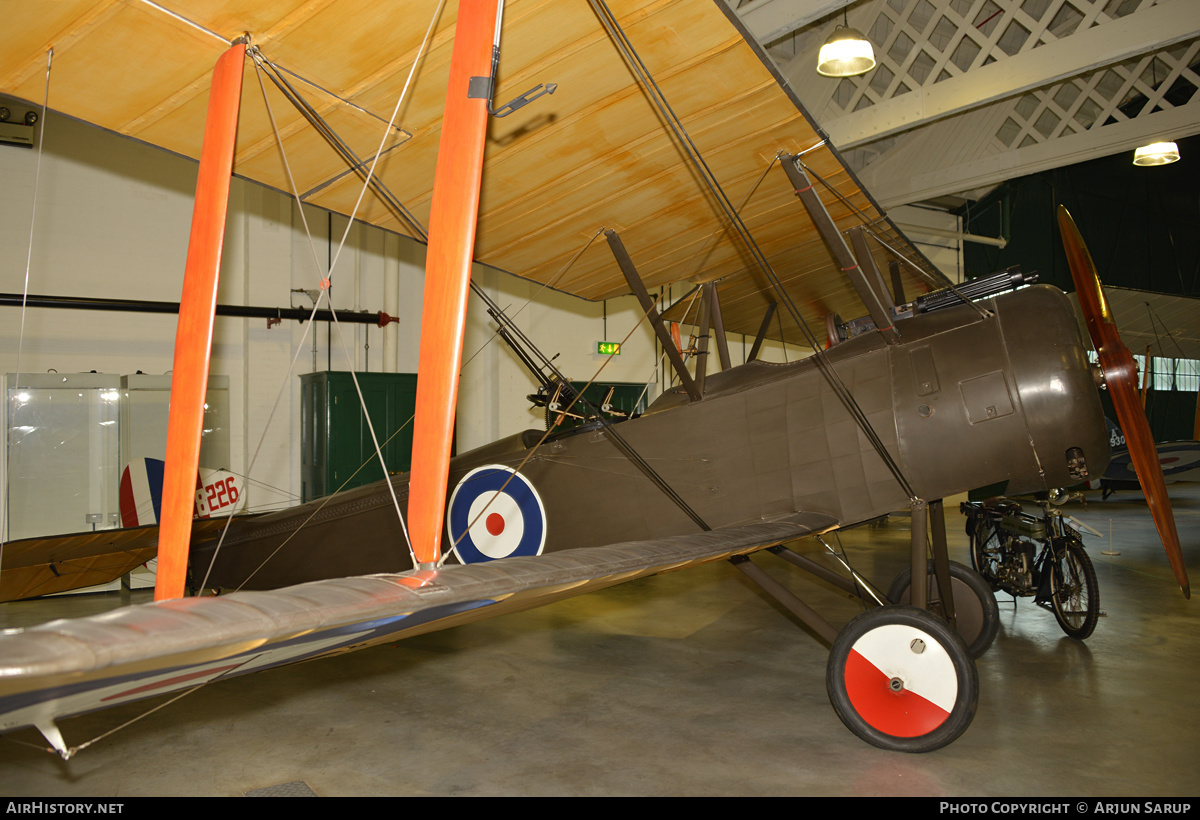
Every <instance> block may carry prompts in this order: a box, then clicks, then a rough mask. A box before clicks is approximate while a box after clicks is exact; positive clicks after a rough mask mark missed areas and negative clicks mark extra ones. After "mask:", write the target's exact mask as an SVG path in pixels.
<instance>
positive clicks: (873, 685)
mask: <svg viewBox="0 0 1200 820" xmlns="http://www.w3.org/2000/svg"><path fill="white" fill-rule="evenodd" d="M825 686H826V689H827V690H828V692H829V701H830V703H832V704H833V710H834V711H835V712H836V713H837V716H838V717H839V718H840V719H841V721H842V723H844V724H845V725H846V727H847V728H848V729H849V730H850V731H851V732H853V733H854V734H856V735H858V736H859V737H860V738H862V739H863V740H865V741H866V742H867V743H870V744H872V745H874V746H878V747H879V748H881V749H888V750H890V751H897V752H914V753H915V752H931V751H933V750H935V749H940V748H942V747H943V746H945V745H946V744H948V743H951V742H953V741H954V740H955V739H956V738H958V737H959V735H961V734H962V733H963V732H965V731H966V730H967V727H968V726H970V725H971V721H972V720H973V719H974V717H975V708H976V706H977V704H978V701H979V679H978V676H977V673H976V671H975V662H974V661H973V660H971V655H970V653H969V652H968V651H967V645H966V644H965V643H964V642H963V639H962V638H960V637H959V636H958V634H957V633H956V632H955V631H954V630H953V629H951V628H950V625H949V624H947V623H946V622H945V621H943V620H942V619H941V618H938V617H937V616H936V615H932V614H930V613H928V612H926V611H925V610H923V609H917V608H916V607H911V606H886V607H879V608H877V609H871V610H868V611H866V612H864V613H862V614H861V615H859V616H858V617H856V618H855V619H854V620H852V621H851V622H850V623H848V624H847V625H846V626H845V627H843V628H842V631H841V632H839V633H838V636H837V638H836V640H834V642H833V649H832V650H831V651H830V653H829V663H828V666H827V667H826V672H825Z"/></svg>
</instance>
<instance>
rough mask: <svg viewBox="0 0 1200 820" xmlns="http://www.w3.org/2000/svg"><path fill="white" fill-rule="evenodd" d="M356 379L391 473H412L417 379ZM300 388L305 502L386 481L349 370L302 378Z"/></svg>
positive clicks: (413, 376)
mask: <svg viewBox="0 0 1200 820" xmlns="http://www.w3.org/2000/svg"><path fill="white" fill-rule="evenodd" d="M355 375H356V376H357V377H358V384H359V386H360V387H361V388H362V393H363V399H364V400H365V402H366V406H367V409H368V411H369V412H370V414H371V423H372V424H373V425H374V426H375V435H376V436H377V437H378V438H379V445H380V448H381V449H382V450H383V456H384V461H385V462H386V463H387V469H388V472H389V473H391V474H395V473H404V472H408V470H409V466H410V464H411V463H412V422H411V419H412V415H413V410H414V408H415V407H416V399H417V375H416V374H415V373H356V374H355ZM300 385H301V403H302V407H303V409H302V413H303V419H302V422H301V433H300V439H301V445H302V448H303V456H302V457H301V465H300V479H301V485H302V488H301V492H302V494H303V497H304V498H303V500H304V501H311V500H312V499H314V498H320V497H322V496H326V495H330V494H332V493H335V492H337V491H339V490H349V489H352V488H354V487H361V486H362V485H364V484H370V483H372V482H374V481H379V480H380V479H381V478H383V473H382V471H381V470H380V467H379V460H378V459H377V458H375V446H374V444H373V443H372V442H371V431H370V428H368V427H367V420H366V416H365V415H364V414H363V412H362V409H361V406H360V404H359V401H358V393H357V392H356V391H355V389H354V381H353V379H352V378H351V375H350V372H349V371H345V370H328V371H322V372H319V373H308V374H305V375H302V376H301V377H300ZM401 428H403V429H401ZM397 431H399V432H397ZM385 442H386V443H385ZM363 465H366V466H363Z"/></svg>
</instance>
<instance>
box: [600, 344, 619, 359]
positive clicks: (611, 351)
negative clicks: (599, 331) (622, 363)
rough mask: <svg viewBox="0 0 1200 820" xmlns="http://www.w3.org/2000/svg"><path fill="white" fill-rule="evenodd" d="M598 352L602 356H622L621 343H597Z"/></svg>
mask: <svg viewBox="0 0 1200 820" xmlns="http://www.w3.org/2000/svg"><path fill="white" fill-rule="evenodd" d="M596 352H597V353H599V354H600V355H601V356H620V355H621V343H620V342H596Z"/></svg>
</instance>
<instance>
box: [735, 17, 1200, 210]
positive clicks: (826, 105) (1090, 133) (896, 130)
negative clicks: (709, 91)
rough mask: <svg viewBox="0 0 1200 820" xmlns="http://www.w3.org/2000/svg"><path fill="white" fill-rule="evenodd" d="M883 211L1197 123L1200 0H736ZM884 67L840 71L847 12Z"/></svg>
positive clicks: (977, 188)
mask: <svg viewBox="0 0 1200 820" xmlns="http://www.w3.org/2000/svg"><path fill="white" fill-rule="evenodd" d="M728 2H729V3H730V5H731V6H732V7H734V8H735V10H736V12H737V13H738V15H739V16H740V17H741V18H742V20H743V21H744V22H745V24H746V26H747V27H748V28H749V29H750V31H751V32H752V33H754V35H755V36H756V37H758V39H759V41H760V42H761V43H762V44H763V45H764V46H765V47H766V49H767V51H768V53H769V54H770V55H771V57H772V59H774V60H775V62H776V64H777V65H778V66H779V67H780V69H781V71H782V72H783V74H784V75H785V76H786V77H787V78H788V80H789V81H790V83H791V84H792V86H793V88H794V89H795V91H796V93H797V95H798V96H799V98H800V100H801V101H802V102H803V103H804V104H805V107H807V108H808V110H809V111H810V113H811V114H812V115H813V117H814V118H815V119H816V121H817V122H819V123H821V125H822V127H823V128H824V129H825V130H826V132H827V133H828V134H829V135H830V137H831V139H832V141H833V143H834V145H835V146H836V147H837V148H838V149H839V150H841V152H842V154H843V156H844V157H845V158H846V159H847V161H848V162H849V164H850V166H851V167H852V168H853V170H854V171H855V173H856V174H857V175H858V177H859V179H860V180H861V182H862V183H863V184H864V186H865V187H866V188H867V189H868V190H870V191H871V192H872V193H873V194H874V196H875V197H876V199H877V200H878V201H879V202H880V204H881V205H882V206H883V207H884V208H885V209H887V208H891V207H895V206H897V205H904V204H909V203H914V202H929V201H933V202H938V203H941V204H943V205H946V206H953V205H955V204H956V203H958V202H961V201H962V200H964V199H975V198H978V197H979V196H981V195H982V194H983V193H984V192H986V191H987V190H989V189H990V188H991V187H994V186H995V185H996V184H998V183H1000V182H1002V181H1004V180H1007V179H1012V178H1015V177H1020V176H1025V175H1027V174H1032V173H1036V172H1038V171H1044V170H1048V169H1050V168H1056V167H1060V166H1064V165H1071V164H1074V163H1076V162H1079V161H1082V160H1084V159H1093V158H1096V157H1099V156H1107V155H1110V154H1116V153H1120V152H1123V151H1130V152H1132V150H1133V149H1134V148H1135V147H1137V146H1138V145H1141V144H1144V143H1146V142H1152V141H1156V140H1159V139H1181V138H1183V137H1186V136H1190V135H1193V134H1196V133H1200V94H1196V93H1195V92H1196V90H1197V88H1198V87H1200V73H1198V72H1200V3H1197V2H1195V0H860V1H859V2H852V3H850V4H848V5H847V3H846V2H845V0H728ZM843 10H844V11H845V14H846V18H847V19H848V22H849V24H850V25H851V26H853V27H854V28H857V29H858V30H859V31H862V32H864V33H866V35H867V37H868V39H870V40H871V42H872V44H873V45H874V47H875V58H876V60H877V61H878V65H877V66H876V67H875V68H874V69H873V70H872V71H870V72H868V73H867V74H865V75H863V76H860V77H853V78H848V79H841V80H838V79H830V78H826V77H821V76H820V75H818V74H817V72H816V63H817V51H818V50H819V49H820V47H821V44H822V43H823V42H824V40H825V39H826V38H827V37H828V36H829V34H830V33H832V31H833V29H834V28H835V27H836V26H837V25H839V24H841V23H842V21H843Z"/></svg>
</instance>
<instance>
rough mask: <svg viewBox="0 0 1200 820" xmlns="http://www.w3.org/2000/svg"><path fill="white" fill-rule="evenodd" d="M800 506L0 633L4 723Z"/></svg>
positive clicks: (437, 619) (610, 581)
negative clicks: (586, 544)
mask: <svg viewBox="0 0 1200 820" xmlns="http://www.w3.org/2000/svg"><path fill="white" fill-rule="evenodd" d="M835 525H836V521H835V520H834V519H833V518H831V517H830V516H827V515H822V514H818V513H800V514H797V515H793V516H788V517H786V518H782V519H779V520H776V521H771V522H760V523H757V524H751V525H747V526H742V527H731V528H727V529H723V530H716V531H712V532H705V533H698V534H694V535H687V536H676V537H672V538H663V539H658V540H654V541H631V542H628V543H624V544H614V545H611V546H607V547H592V548H587V549H577V550H566V551H563V552H556V553H551V554H549V555H542V556H538V557H536V558H509V559H504V560H500V561H493V562H490V563H485V564H469V565H466V566H449V567H445V568H443V569H441V570H437V571H423V572H415V573H409V574H403V575H368V576H360V577H355V578H339V579H334V580H328V581H314V582H312V583H308V584H301V585H299V586H295V587H288V588H286V589H280V590H275V591H271V592H237V593H232V594H230V595H225V596H220V597H216V598H187V599H182V600H174V601H165V602H159V603H154V604H145V605H142V606H135V607H126V608H124V609H121V610H118V611H115V612H110V613H108V614H106V615H102V616H95V617H91V618H80V619H76V620H70V621H54V622H51V623H49V624H45V625H42V626H37V627H32V628H29V629H25V630H19V631H15V632H13V633H9V634H5V635H3V636H0V731H5V730H8V729H13V728H17V727H20V726H29V725H34V726H37V727H38V728H39V729H41V730H42V731H43V733H44V734H46V736H47V738H49V739H50V740H51V742H53V743H56V745H60V749H59V750H60V751H61V752H64V753H66V750H65V749H64V748H61V738H59V736H58V733H57V730H55V729H54V727H53V721H54V720H55V719H56V718H59V717H63V716H67V715H72V714H77V713H80V712H87V711H91V710H93V709H99V708H102V707H104V706H110V705H115V704H117V703H124V702H127V701H132V700H137V699H140V698H145V697H151V696H154V695H159V694H163V693H165V692H170V691H173V690H177V689H184V688H188V687H192V686H196V685H198V684H201V683H205V682H208V681H212V680H216V679H218V678H222V677H229V676H234V675H241V674H245V673H247V672H252V671H256V670H259V669H265V668H268V667H272V666H279V665H282V664H285V663H291V662H294V661H299V660H308V659H311V658H316V657H320V656H322V655H328V654H333V653H338V652H345V651H349V650H352V649H359V648H362V647H366V646H371V645H373V644H377V643H383V642H387V641H394V640H396V639H398V638H403V637H407V636H410V635H417V634H420V633H423V632H430V631H433V630H436V629H443V628H446V627H450V626H456V625H458V624H462V623H467V622H470V621H474V620H480V619H482V618H488V617H491V616H493V615H500V614H503V613H506V612H515V611H518V610H521V609H528V608H531V607H534V606H539V605H541V604H546V603H551V602H553V601H557V600H561V599H563V598H567V597H571V596H574V595H579V594H581V593H584V592H590V591H593V590H596V589H602V588H604V587H608V586H612V585H614V584H617V583H621V582H623V581H629V580H632V579H634V578H641V577H644V576H647V575H653V574H655V573H659V572H665V571H668V570H674V569H682V568H684V567H687V566H692V565H695V564H699V563H703V562H706V561H713V560H717V559H721V558H727V557H729V556H732V555H737V554H744V553H748V552H752V551H754V550H757V549H761V548H763V547H767V546H771V545H774V544H778V543H781V542H783V541H787V540H791V539H794V538H798V537H800V536H803V535H806V534H809V533H813V532H822V531H825V530H827V529H830V528H832V527H834V526H835Z"/></svg>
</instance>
